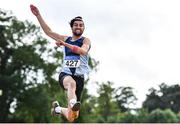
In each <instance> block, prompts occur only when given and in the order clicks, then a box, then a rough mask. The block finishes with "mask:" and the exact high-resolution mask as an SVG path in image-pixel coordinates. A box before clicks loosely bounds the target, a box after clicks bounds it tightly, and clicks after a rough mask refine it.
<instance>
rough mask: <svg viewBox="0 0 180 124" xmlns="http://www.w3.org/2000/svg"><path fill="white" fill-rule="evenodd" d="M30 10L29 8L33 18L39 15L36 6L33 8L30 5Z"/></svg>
mask: <svg viewBox="0 0 180 124" xmlns="http://www.w3.org/2000/svg"><path fill="white" fill-rule="evenodd" d="M30 8H31V12H32V13H33V14H34V15H35V16H38V15H40V13H39V10H38V8H37V7H36V6H34V5H32V4H31V5H30Z"/></svg>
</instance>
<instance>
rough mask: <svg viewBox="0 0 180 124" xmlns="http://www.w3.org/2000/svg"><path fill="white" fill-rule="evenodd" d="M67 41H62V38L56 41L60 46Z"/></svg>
mask: <svg viewBox="0 0 180 124" xmlns="http://www.w3.org/2000/svg"><path fill="white" fill-rule="evenodd" d="M64 44H65V42H64V41H62V40H58V41H56V45H57V46H58V47H59V46H64Z"/></svg>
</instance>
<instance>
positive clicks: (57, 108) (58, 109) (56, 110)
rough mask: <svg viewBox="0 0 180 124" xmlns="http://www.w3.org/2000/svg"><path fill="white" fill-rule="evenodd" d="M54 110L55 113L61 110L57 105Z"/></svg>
mask: <svg viewBox="0 0 180 124" xmlns="http://www.w3.org/2000/svg"><path fill="white" fill-rule="evenodd" d="M54 110H55V112H56V113H59V114H61V113H62V111H61V110H62V109H61V107H60V106H57V107H56V108H55V109H54Z"/></svg>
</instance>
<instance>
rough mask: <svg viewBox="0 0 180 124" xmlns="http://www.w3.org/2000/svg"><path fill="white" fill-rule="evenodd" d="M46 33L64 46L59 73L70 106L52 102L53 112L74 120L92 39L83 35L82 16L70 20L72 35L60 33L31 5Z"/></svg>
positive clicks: (87, 69) (76, 116)
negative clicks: (51, 27)
mask: <svg viewBox="0 0 180 124" xmlns="http://www.w3.org/2000/svg"><path fill="white" fill-rule="evenodd" d="M30 8H31V11H32V13H33V14H34V15H35V16H36V18H37V20H38V21H39V23H40V25H41V27H42V29H43V31H44V32H45V34H46V35H48V36H49V37H51V38H53V39H54V40H56V45H57V46H64V47H63V48H64V52H63V53H64V58H63V60H64V64H63V67H62V71H61V73H60V74H59V83H60V86H61V87H62V88H63V89H65V90H67V97H68V107H67V108H63V107H61V106H60V105H59V103H58V102H57V101H54V102H53V103H52V110H51V112H52V113H53V114H63V115H64V116H65V117H66V118H67V120H68V121H70V122H73V121H74V120H75V119H77V118H78V116H79V110H80V104H81V103H80V98H81V93H82V90H83V86H84V74H87V73H88V71H89V68H88V51H89V49H90V40H89V39H88V38H86V37H83V36H82V34H83V32H84V29H85V26H84V22H83V20H82V17H80V16H78V17H75V18H74V19H72V20H71V21H70V27H71V30H72V36H65V35H60V34H57V33H55V32H53V31H52V30H51V29H50V27H49V26H48V25H47V24H46V22H45V21H44V19H43V18H42V16H41V14H40V12H39V10H38V8H37V7H36V6H34V5H30Z"/></svg>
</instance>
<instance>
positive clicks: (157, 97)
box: [143, 83, 180, 113]
mask: <svg viewBox="0 0 180 124" xmlns="http://www.w3.org/2000/svg"><path fill="white" fill-rule="evenodd" d="M149 91H150V93H149V94H148V95H147V98H146V100H145V101H144V102H143V107H144V108H147V109H148V110H149V111H152V110H154V109H157V108H160V109H166V108H170V109H171V110H172V111H174V112H176V113H177V112H179V111H180V106H179V105H180V86H179V85H178V84H176V85H171V86H168V85H166V84H165V83H162V84H161V85H159V90H156V89H154V88H151V89H150V90H149Z"/></svg>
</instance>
